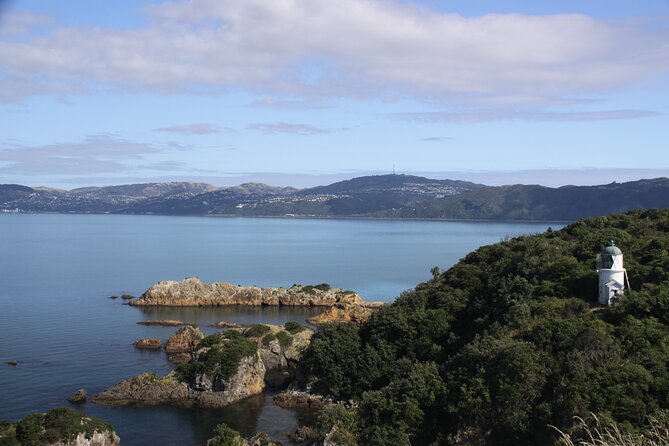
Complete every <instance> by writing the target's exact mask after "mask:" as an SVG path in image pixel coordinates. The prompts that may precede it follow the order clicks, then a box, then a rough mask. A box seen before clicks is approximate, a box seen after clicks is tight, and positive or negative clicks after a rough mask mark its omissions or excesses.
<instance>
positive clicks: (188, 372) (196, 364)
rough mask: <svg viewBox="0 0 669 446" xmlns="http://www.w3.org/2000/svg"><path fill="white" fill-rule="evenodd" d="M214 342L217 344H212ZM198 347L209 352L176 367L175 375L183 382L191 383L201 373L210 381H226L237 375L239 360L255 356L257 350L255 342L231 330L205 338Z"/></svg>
mask: <svg viewBox="0 0 669 446" xmlns="http://www.w3.org/2000/svg"><path fill="white" fill-rule="evenodd" d="M215 340H218V343H214V341H215ZM203 343H204V345H203ZM200 346H201V347H204V346H206V347H209V350H207V351H206V352H204V353H202V354H200V355H199V356H198V358H197V359H194V360H191V361H189V362H187V363H185V364H182V365H180V366H179V367H177V374H178V375H179V377H180V378H181V379H182V380H183V381H187V382H192V381H193V380H194V379H195V377H196V376H197V375H199V374H201V373H205V374H206V375H207V376H208V377H209V378H210V379H212V380H213V379H220V380H223V381H225V380H228V379H230V378H232V376H234V374H235V373H237V369H238V368H239V363H240V362H241V360H242V359H243V358H245V357H247V356H253V355H255V354H256V352H257V350H258V346H257V344H256V343H255V342H253V341H252V340H250V339H247V338H246V337H244V336H243V335H241V334H239V333H237V332H236V331H233V330H228V331H226V332H223V333H220V334H218V335H210V336H207V337H205V338H204V339H203V340H202V341H200Z"/></svg>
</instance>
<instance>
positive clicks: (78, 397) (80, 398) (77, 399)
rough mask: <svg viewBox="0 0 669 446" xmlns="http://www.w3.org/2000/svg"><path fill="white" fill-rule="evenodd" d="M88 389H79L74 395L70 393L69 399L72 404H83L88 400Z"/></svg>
mask: <svg viewBox="0 0 669 446" xmlns="http://www.w3.org/2000/svg"><path fill="white" fill-rule="evenodd" d="M86 397H87V394H86V390H85V389H79V390H77V391H76V392H74V393H73V394H72V395H70V396H69V397H68V398H67V400H68V401H69V402H70V403H72V404H83V403H85V402H86Z"/></svg>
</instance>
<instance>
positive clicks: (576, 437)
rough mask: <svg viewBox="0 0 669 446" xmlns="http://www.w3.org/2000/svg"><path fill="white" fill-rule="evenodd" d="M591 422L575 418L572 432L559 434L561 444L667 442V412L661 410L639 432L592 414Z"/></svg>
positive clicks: (644, 445)
mask: <svg viewBox="0 0 669 446" xmlns="http://www.w3.org/2000/svg"><path fill="white" fill-rule="evenodd" d="M591 418H592V420H593V421H591V422H588V421H586V420H583V419H582V418H577V419H578V421H579V425H578V426H577V428H575V429H573V431H574V432H571V433H569V434H568V433H565V432H562V431H561V430H559V429H556V430H557V431H558V433H559V434H560V439H559V444H560V445H561V446H664V445H667V444H669V413H667V412H665V411H662V412H660V414H659V415H658V417H657V418H656V417H649V418H648V423H647V425H645V426H643V428H642V429H641V430H640V432H626V431H625V430H624V429H623V428H621V427H619V426H618V425H616V424H615V423H612V424H611V423H608V424H606V423H603V422H601V421H600V419H599V418H598V417H597V416H595V415H594V414H592V416H591Z"/></svg>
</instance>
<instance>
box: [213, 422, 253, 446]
mask: <svg viewBox="0 0 669 446" xmlns="http://www.w3.org/2000/svg"><path fill="white" fill-rule="evenodd" d="M244 444H248V443H245V441H244V437H242V435H241V434H240V433H239V432H237V431H236V430H234V429H232V428H231V427H229V426H228V425H227V424H225V423H221V424H219V425H218V426H216V428H215V429H214V435H213V436H212V437H211V438H210V439H209V440H208V441H207V446H243V445H244Z"/></svg>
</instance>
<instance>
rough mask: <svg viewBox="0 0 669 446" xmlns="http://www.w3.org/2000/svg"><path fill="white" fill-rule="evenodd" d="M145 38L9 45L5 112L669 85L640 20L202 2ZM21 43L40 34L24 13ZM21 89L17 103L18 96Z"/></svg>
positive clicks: (658, 49)
mask: <svg viewBox="0 0 669 446" xmlns="http://www.w3.org/2000/svg"><path fill="white" fill-rule="evenodd" d="M147 13H148V14H149V17H150V24H149V25H147V26H145V27H143V28H139V29H122V30H116V29H100V28H62V27H61V28H59V27H54V28H52V29H49V30H47V31H46V35H44V32H45V31H44V30H42V32H41V33H30V32H24V35H23V37H22V38H3V37H0V91H5V92H7V91H13V93H12V94H8V93H4V94H3V95H2V96H1V99H4V100H18V99H20V98H21V97H25V96H29V95H33V94H43V93H49V92H65V93H76V92H79V91H80V88H82V86H84V87H85V88H89V89H95V88H125V89H131V90H132V91H137V90H141V91H154V92H161V93H172V92H183V91H207V92H217V91H225V90H226V89H229V88H238V87H241V88H249V89H252V90H255V91H260V92H263V93H264V94H270V95H277V94H279V95H280V94H284V95H291V96H292V97H312V98H313V97H328V96H354V97H379V98H381V97H386V96H388V95H391V96H392V95H395V94H400V95H413V96H418V97H422V98H429V99H431V100H437V101H439V100H449V101H460V100H477V101H480V100H484V101H487V100H490V101H495V100H500V98H502V99H504V98H510V99H507V100H510V101H512V102H514V103H518V102H521V101H522V102H542V103H543V102H548V101H559V100H561V99H562V98H565V97H570V96H573V95H581V94H592V93H593V92H598V91H605V90H608V89H614V88H620V87H625V86H629V85H631V84H634V83H636V82H639V81H642V80H645V79H649V78H654V77H659V76H664V75H666V74H667V73H668V72H669V35H668V33H667V31H666V29H662V27H652V26H646V25H645V24H644V22H643V21H639V20H634V21H633V20H627V21H626V20H619V21H615V22H614V21H607V20H599V19H594V18H591V17H588V16H583V15H576V14H569V15H550V16H525V15H518V14H492V15H486V16H482V17H474V18H466V17H462V16H460V15H457V14H445V13H440V12H435V11H432V10H428V9H423V8H419V7H417V6H414V5H411V4H407V3H396V2H391V1H386V0H340V1H337V2H332V1H327V0H284V1H281V2H272V1H266V0H190V1H175V2H168V3H163V4H158V5H154V6H151V7H149V8H147ZM21 14H22V15H23V18H22V19H16V21H17V22H20V23H19V25H17V26H14V27H13V29H14V31H13V32H14V33H16V32H20V31H25V30H26V29H28V28H29V27H30V26H37V25H40V24H41V22H40V21H39V20H36V21H35V20H31V19H30V17H28V16H26V14H25V13H19V15H21ZM12 88H13V89H14V90H12Z"/></svg>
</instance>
